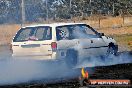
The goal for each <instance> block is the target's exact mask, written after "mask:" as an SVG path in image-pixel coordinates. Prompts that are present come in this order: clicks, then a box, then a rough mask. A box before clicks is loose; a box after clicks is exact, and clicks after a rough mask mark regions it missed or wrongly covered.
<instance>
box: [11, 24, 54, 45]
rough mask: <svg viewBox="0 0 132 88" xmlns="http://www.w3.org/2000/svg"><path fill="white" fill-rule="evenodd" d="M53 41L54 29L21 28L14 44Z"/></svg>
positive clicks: (45, 27) (43, 27) (41, 27)
mask: <svg viewBox="0 0 132 88" xmlns="http://www.w3.org/2000/svg"><path fill="white" fill-rule="evenodd" d="M51 39H52V29H51V27H48V26H39V27H27V28H21V29H20V30H19V31H18V33H17V34H16V36H15V38H14V40H13V41H14V42H22V41H29V40H31V41H42V40H51Z"/></svg>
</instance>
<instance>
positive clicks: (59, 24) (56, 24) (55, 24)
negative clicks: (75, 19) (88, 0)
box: [22, 23, 84, 28]
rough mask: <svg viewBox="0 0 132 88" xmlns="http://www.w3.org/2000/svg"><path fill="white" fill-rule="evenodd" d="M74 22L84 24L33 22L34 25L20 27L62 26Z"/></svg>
mask: <svg viewBox="0 0 132 88" xmlns="http://www.w3.org/2000/svg"><path fill="white" fill-rule="evenodd" d="M75 24H84V23H51V24H35V25H29V26H24V27H22V28H26V27H38V26H51V27H52V26H54V27H56V26H63V25H75Z"/></svg>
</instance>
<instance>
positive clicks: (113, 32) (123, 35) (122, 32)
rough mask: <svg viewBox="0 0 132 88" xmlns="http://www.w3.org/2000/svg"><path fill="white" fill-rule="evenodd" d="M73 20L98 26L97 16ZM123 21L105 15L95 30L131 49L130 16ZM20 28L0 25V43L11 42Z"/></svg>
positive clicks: (16, 25) (131, 19)
mask: <svg viewBox="0 0 132 88" xmlns="http://www.w3.org/2000/svg"><path fill="white" fill-rule="evenodd" d="M68 22H69V21H68ZM70 22H71V21H70ZM75 22H83V23H86V24H89V25H90V26H92V27H93V28H96V27H99V20H98V17H97V18H92V17H91V18H88V19H87V20H80V21H75ZM124 22H125V23H126V24H123V19H122V17H106V18H105V19H101V21H100V29H98V30H97V31H99V32H103V33H105V34H106V35H110V36H112V37H114V38H115V39H116V41H117V42H118V44H119V45H120V47H121V48H122V47H124V48H123V50H125V49H127V50H128V48H130V49H131V50H132V48H131V47H130V46H128V43H129V42H131V41H132V26H130V24H131V25H132V17H127V18H125V21H124ZM50 23H51V22H50ZM32 24H35V23H32ZM36 24H38V23H36ZM127 24H129V26H127ZM26 25H30V24H26ZM20 28H21V25H20V24H5V25H0V45H4V44H9V43H11V40H12V38H13V36H14V35H15V34H16V32H17V31H18V30H19V29H20ZM127 47H128V48H127Z"/></svg>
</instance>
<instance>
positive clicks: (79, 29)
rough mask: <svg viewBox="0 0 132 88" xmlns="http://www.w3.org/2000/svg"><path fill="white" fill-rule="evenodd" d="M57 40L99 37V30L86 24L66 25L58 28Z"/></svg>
mask: <svg viewBox="0 0 132 88" xmlns="http://www.w3.org/2000/svg"><path fill="white" fill-rule="evenodd" d="M56 35H57V40H64V39H79V38H97V37H99V36H98V35H97V32H96V31H95V30H94V29H92V28H91V27H89V26H88V25H85V24H77V25H65V26H59V27H57V28H56Z"/></svg>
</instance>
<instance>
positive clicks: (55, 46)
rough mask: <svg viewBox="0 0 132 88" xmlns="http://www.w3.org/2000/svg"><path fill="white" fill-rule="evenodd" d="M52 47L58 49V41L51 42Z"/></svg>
mask: <svg viewBox="0 0 132 88" xmlns="http://www.w3.org/2000/svg"><path fill="white" fill-rule="evenodd" d="M51 48H52V50H56V49H57V43H56V42H52V43H51Z"/></svg>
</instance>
